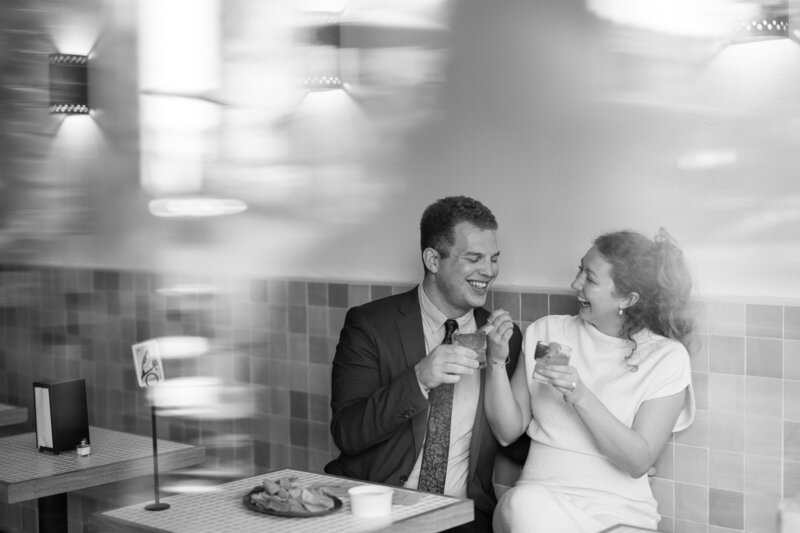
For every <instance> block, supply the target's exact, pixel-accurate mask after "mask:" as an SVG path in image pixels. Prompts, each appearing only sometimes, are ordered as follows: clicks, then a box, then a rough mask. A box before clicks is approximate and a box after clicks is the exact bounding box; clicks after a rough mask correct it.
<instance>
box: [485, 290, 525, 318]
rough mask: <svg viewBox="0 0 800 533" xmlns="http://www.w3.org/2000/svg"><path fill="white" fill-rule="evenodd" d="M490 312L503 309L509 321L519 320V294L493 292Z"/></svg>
mask: <svg viewBox="0 0 800 533" xmlns="http://www.w3.org/2000/svg"><path fill="white" fill-rule="evenodd" d="M493 296H494V299H493V301H492V310H496V309H505V310H506V311H508V314H509V315H511V320H514V321H518V320H519V319H520V294H519V293H518V292H506V291H493Z"/></svg>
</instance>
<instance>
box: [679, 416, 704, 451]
mask: <svg viewBox="0 0 800 533" xmlns="http://www.w3.org/2000/svg"><path fill="white" fill-rule="evenodd" d="M675 443H676V444H684V445H688V446H701V447H703V448H708V411H702V410H700V409H698V410H697V411H696V412H695V415H694V422H692V425H691V426H689V427H688V428H686V429H685V430H683V431H681V432H680V433H676V434H675Z"/></svg>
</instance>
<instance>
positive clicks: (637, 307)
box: [485, 230, 694, 533]
mask: <svg viewBox="0 0 800 533" xmlns="http://www.w3.org/2000/svg"><path fill="white" fill-rule="evenodd" d="M691 285H692V282H691V276H690V275H689V272H688V269H687V268H686V264H685V262H684V260H683V255H682V253H681V251H680V250H679V249H678V248H677V247H676V246H675V245H674V244H673V243H672V241H671V240H670V239H669V237H668V235H667V234H666V232H664V231H663V230H661V231H660V232H659V235H658V236H657V237H656V239H655V240H651V239H648V238H647V237H644V236H643V235H640V234H638V233H634V232H629V231H622V232H615V233H609V234H606V235H603V236H601V237H599V238H598V239H596V240H595V241H594V245H593V246H592V247H591V248H590V249H589V251H588V252H587V253H586V255H584V256H583V258H582V259H581V263H580V267H579V270H578V274H577V276H576V278H575V281H573V283H572V288H573V289H574V290H575V292H576V295H577V298H578V302H579V304H580V312H579V314H578V315H577V316H546V317H543V318H541V319H539V320H537V321H536V322H534V323H533V324H531V325H530V326H529V327H528V328H527V330H526V332H525V340H524V344H523V348H524V355H525V357H524V364H521V365H519V366H518V367H517V370H516V372H515V373H514V375H513V377H512V378H511V379H510V380H509V379H508V377H507V376H506V373H505V371H504V370H503V362H504V361H505V359H506V355H507V352H508V348H507V346H508V339H509V337H510V335H511V331H512V328H511V326H512V323H511V317H510V316H509V315H508V313H507V312H505V311H503V310H496V311H495V312H494V313H493V314H492V316H491V317H490V324H491V328H492V329H491V331H490V332H489V338H490V343H489V356H490V363H491V364H489V365H488V370H487V379H486V395H485V409H486V415H487V417H488V420H489V424H490V425H491V427H492V431H493V432H494V434H495V436H496V437H497V439H498V440H499V441H500V442H501V443H502V444H504V445H507V444H509V443H512V442H514V441H515V440H516V439H517V438H518V437H519V436H520V435H521V434H522V433H523V432H527V433H528V435H529V436H530V437H531V447H530V452H529V454H528V459H527V461H526V463H525V466H524V468H523V471H522V474H521V476H520V479H519V481H518V482H517V484H516V485H515V486H514V487H513V488H511V489H510V490H509V491H507V492H506V493H505V494H504V495H503V497H502V498H501V499H500V501H499V502H498V505H497V509H496V511H495V515H494V521H493V527H494V531H495V533H516V532H524V533H559V532H563V533H579V532H586V533H590V532H598V531H601V530H603V529H605V528H608V527H610V526H613V525H615V524H629V525H635V526H639V527H645V528H651V529H655V528H656V527H657V525H658V520H659V514H658V511H657V508H656V501H655V499H654V498H653V495H652V492H651V490H650V485H649V482H648V479H647V475H646V474H647V472H648V470H649V469H650V468H651V467H652V466H653V464H654V463H655V461H656V459H657V458H658V456H659V454H660V453H661V451H662V449H663V448H664V445H665V444H666V443H667V440H668V439H669V438H670V435H671V434H672V433H673V432H675V431H680V430H682V429H685V428H686V427H688V426H689V425H690V424H691V422H692V420H693V418H694V395H693V392H692V385H691V367H690V364H689V353H688V351H687V345H688V338H689V336H690V334H691V325H692V321H691V320H690V318H689V317H688V316H687V306H688V303H689V294H690V291H691ZM537 341H542V342H546V343H552V342H557V343H558V344H560V345H566V346H569V347H570V348H571V349H572V351H571V358H570V359H569V362H568V364H564V362H563V361H562V362H558V361H555V362H549V361H548V360H547V359H540V360H538V361H537V360H536V359H535V358H534V354H535V349H536V344H537ZM534 372H535V373H536V378H534V377H533V374H534Z"/></svg>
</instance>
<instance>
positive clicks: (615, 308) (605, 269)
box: [571, 246, 627, 337]
mask: <svg viewBox="0 0 800 533" xmlns="http://www.w3.org/2000/svg"><path fill="white" fill-rule="evenodd" d="M611 269H612V267H611V263H609V262H608V261H606V260H605V258H604V257H603V255H602V254H601V253H600V252H599V251H598V250H597V248H596V247H594V246H593V247H592V248H590V249H589V251H588V252H586V255H584V256H583V258H582V259H581V265H580V267H579V268H578V275H577V276H575V281H573V282H572V285H571V286H572V288H573V289H574V290H575V292H576V293H577V296H578V303H579V304H580V313H579V314H580V317H581V318H583V319H584V320H585V321H587V322H589V323H590V324H592V325H593V326H594V327H596V328H597V329H599V330H600V331H602V332H603V333H605V334H606V335H611V336H614V337H618V336H619V335H620V327H621V326H622V318H623V317H622V316H620V314H619V307H620V305H623V306H624V305H625V303H626V302H627V298H625V296H618V295H617V288H616V286H615V285H614V280H613V279H612V278H611Z"/></svg>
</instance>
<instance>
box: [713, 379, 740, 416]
mask: <svg viewBox="0 0 800 533" xmlns="http://www.w3.org/2000/svg"><path fill="white" fill-rule="evenodd" d="M744 395H745V387H744V376H735V375H730V374H714V373H712V374H709V375H708V410H709V412H710V413H711V416H712V417H713V416H714V414H716V413H744V411H745V409H744V397H745V396H744Z"/></svg>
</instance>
